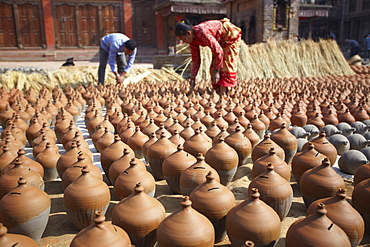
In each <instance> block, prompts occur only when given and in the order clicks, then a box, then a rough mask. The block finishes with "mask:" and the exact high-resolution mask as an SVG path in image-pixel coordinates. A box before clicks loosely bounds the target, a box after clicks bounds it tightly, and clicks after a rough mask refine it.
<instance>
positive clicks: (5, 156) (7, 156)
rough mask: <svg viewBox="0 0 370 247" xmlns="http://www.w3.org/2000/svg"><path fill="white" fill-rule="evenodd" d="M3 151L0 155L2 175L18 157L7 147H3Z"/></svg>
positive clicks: (0, 171)
mask: <svg viewBox="0 0 370 247" xmlns="http://www.w3.org/2000/svg"><path fill="white" fill-rule="evenodd" d="M2 151H3V152H2V153H1V154H0V174H1V173H2V171H3V170H4V168H5V167H6V166H7V165H8V164H9V163H10V162H12V161H13V160H14V159H15V158H16V157H17V155H16V154H14V153H13V152H10V149H9V147H8V146H7V145H4V146H3V147H2Z"/></svg>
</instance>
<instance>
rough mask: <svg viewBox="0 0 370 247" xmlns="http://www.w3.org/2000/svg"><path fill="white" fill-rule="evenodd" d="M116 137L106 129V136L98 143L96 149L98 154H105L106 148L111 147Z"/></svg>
mask: <svg viewBox="0 0 370 247" xmlns="http://www.w3.org/2000/svg"><path fill="white" fill-rule="evenodd" d="M114 138H115V135H114V134H112V133H111V132H110V131H109V130H108V128H105V129H104V134H103V135H102V136H101V137H100V138H99V139H98V140H97V141H96V143H95V148H96V150H97V151H98V152H100V153H101V152H103V150H104V149H105V148H106V147H109V146H110V145H111V144H112V143H113V142H114Z"/></svg>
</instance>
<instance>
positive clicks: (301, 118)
mask: <svg viewBox="0 0 370 247" xmlns="http://www.w3.org/2000/svg"><path fill="white" fill-rule="evenodd" d="M307 119H308V118H307V115H306V112H304V111H302V110H301V108H299V107H298V109H297V111H296V112H295V113H294V114H292V116H291V117H290V121H291V122H292V125H294V126H299V127H303V126H305V125H306V124H307Z"/></svg>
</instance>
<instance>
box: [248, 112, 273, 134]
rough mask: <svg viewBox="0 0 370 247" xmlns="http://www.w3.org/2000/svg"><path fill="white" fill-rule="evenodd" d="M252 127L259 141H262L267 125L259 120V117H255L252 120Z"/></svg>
mask: <svg viewBox="0 0 370 247" xmlns="http://www.w3.org/2000/svg"><path fill="white" fill-rule="evenodd" d="M270 124H271V122H270ZM251 126H252V129H253V130H254V132H256V134H257V135H258V137H259V139H262V138H263V136H264V134H265V132H266V125H265V124H264V123H263V122H262V121H261V120H259V118H258V115H255V116H254V117H253V119H252V120H251ZM270 128H271V125H270Z"/></svg>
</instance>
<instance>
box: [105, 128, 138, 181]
mask: <svg viewBox="0 0 370 247" xmlns="http://www.w3.org/2000/svg"><path fill="white" fill-rule="evenodd" d="M124 149H127V150H128V151H129V152H130V153H131V155H132V156H135V153H134V151H133V150H132V149H131V148H130V146H129V145H127V144H126V143H124V142H123V141H121V138H120V137H119V135H118V134H115V135H114V142H113V143H112V144H111V145H109V146H107V147H106V148H105V149H104V150H102V151H101V152H100V153H101V155H100V162H101V166H102V168H103V170H104V172H105V174H109V167H110V166H111V165H112V164H113V162H114V161H116V160H118V159H119V158H120V157H121V156H122V151H123V150H124Z"/></svg>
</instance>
